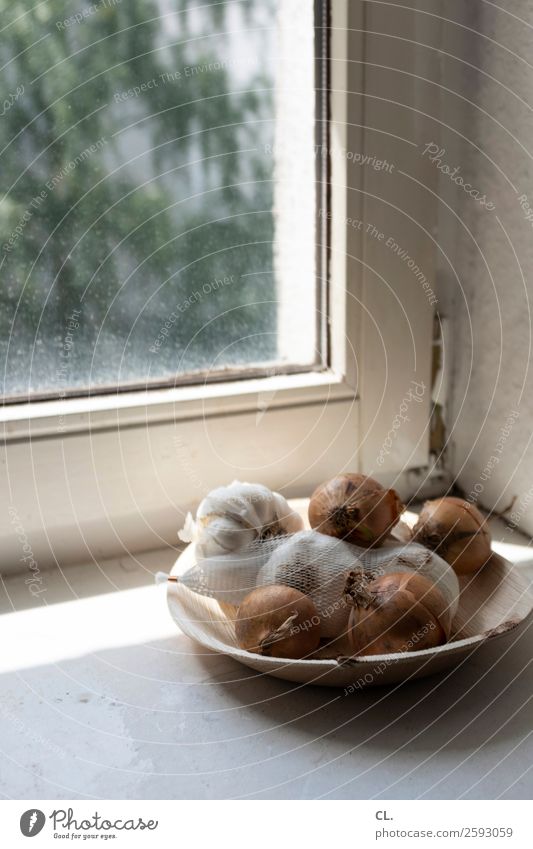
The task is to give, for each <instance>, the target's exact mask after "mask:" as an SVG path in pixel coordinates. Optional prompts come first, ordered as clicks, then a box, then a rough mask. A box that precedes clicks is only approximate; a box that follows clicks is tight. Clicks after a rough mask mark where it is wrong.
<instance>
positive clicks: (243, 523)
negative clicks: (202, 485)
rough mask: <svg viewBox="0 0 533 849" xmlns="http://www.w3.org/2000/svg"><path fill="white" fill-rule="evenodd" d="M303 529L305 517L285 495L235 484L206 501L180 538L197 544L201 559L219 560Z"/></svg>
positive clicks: (215, 490)
mask: <svg viewBox="0 0 533 849" xmlns="http://www.w3.org/2000/svg"><path fill="white" fill-rule="evenodd" d="M302 528H303V520H302V518H301V517H300V516H299V515H298V513H295V511H294V510H292V508H291V507H290V506H289V504H288V502H287V501H286V500H285V498H283V496H282V495H280V494H279V493H277V492H272V491H271V490H270V489H268V487H266V486H262V485H261V484H251V483H241V482H240V481H233V483H232V484H230V485H229V486H221V487H218V488H217V489H214V490H213V491H212V492H210V493H209V495H207V496H206V497H205V498H204V499H203V501H202V502H201V503H200V506H199V507H198V510H197V512H196V522H193V520H192V518H191V517H190V516H188V517H187V520H186V523H185V527H184V529H183V531H181V532H180V539H182V540H183V541H184V542H192V541H194V542H195V543H196V554H197V556H198V557H200V558H201V557H216V556H220V555H222V554H229V553H232V552H239V551H243V550H245V549H247V548H248V547H249V546H250V545H251V544H252V543H254V542H256V541H258V540H265V539H270V538H272V537H277V536H281V535H286V534H293V533H296V532H297V531H299V530H301V529H302Z"/></svg>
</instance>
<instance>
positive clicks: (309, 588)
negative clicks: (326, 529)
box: [257, 531, 362, 638]
mask: <svg viewBox="0 0 533 849" xmlns="http://www.w3.org/2000/svg"><path fill="white" fill-rule="evenodd" d="M357 554H358V551H357V549H356V547H355V546H353V545H350V544H349V543H347V542H343V541H342V540H338V539H335V538H333V537H330V536H327V535H326V534H319V533H318V531H300V533H297V534H294V535H293V536H292V537H290V538H289V539H287V540H285V541H284V542H282V543H281V544H280V545H278V546H277V547H276V548H275V549H274V551H273V552H272V554H271V556H270V558H269V560H268V561H267V563H265V565H264V566H263V567H262V568H261V569H260V570H259V574H258V576H257V586H265V585H269V584H284V585H285V586H289V587H293V588H294V589H296V590H299V591H300V592H302V593H305V595H307V596H308V597H309V598H310V599H311V601H312V602H313V603H314V604H315V606H316V608H317V610H318V615H319V617H320V636H321V637H324V638H330V637H338V636H339V635H340V634H343V633H344V632H345V631H346V629H347V627H348V618H349V616H350V607H349V605H348V604H347V603H346V600H345V598H344V587H345V584H346V580H347V578H348V575H349V573H350V571H351V570H352V569H357V568H362V566H361V563H360V562H359V560H358V557H357Z"/></svg>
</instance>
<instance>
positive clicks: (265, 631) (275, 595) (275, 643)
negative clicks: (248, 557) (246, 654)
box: [235, 585, 320, 658]
mask: <svg viewBox="0 0 533 849" xmlns="http://www.w3.org/2000/svg"><path fill="white" fill-rule="evenodd" d="M235 634H236V637H237V642H238V643H239V646H240V647H241V648H243V649H246V651H250V652H253V653H254V654H261V655H263V656H268V657H285V658H303V657H307V656H309V655H310V654H311V653H312V652H314V651H315V650H316V649H317V648H318V645H319V642H320V617H319V616H318V613H317V609H316V607H315V605H314V604H313V602H312V601H311V599H310V598H309V597H308V596H306V595H304V594H303V593H301V592H299V591H298V590H295V589H293V588H292V587H285V586H277V585H273V586H269V587H257V588H256V589H255V590H252V592H251V593H249V594H248V595H247V596H246V598H244V600H243V601H242V603H241V605H240V606H239V610H238V612H237V619H236V621H235Z"/></svg>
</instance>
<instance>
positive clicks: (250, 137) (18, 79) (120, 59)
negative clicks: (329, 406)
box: [0, 0, 318, 396]
mask: <svg viewBox="0 0 533 849" xmlns="http://www.w3.org/2000/svg"><path fill="white" fill-rule="evenodd" d="M0 10H1V16H0V20H1V22H2V29H3V32H2V35H1V39H2V40H1V42H0V60H1V61H0V67H1V69H2V70H1V71H0V80H1V83H2V90H3V92H5V99H4V102H3V104H1V106H0V116H1V117H0V246H1V247H0V281H1V294H0V298H1V304H0V306H1V312H0V323H1V333H0V346H1V347H0V353H1V360H2V366H3V371H4V375H3V391H4V394H5V395H7V396H17V395H19V396H20V395H27V394H28V392H33V393H44V394H46V393H52V394H55V395H58V394H59V395H62V394H63V393H64V392H69V391H72V390H78V391H84V390H87V389H91V390H92V391H95V390H97V389H98V387H108V386H116V385H130V384H144V383H145V382H147V381H159V382H161V381H165V380H173V379H174V378H177V379H178V380H179V378H180V376H182V377H184V376H186V375H187V376H190V375H191V374H193V375H194V374H195V373H198V372H201V373H205V372H217V373H218V372H221V373H222V374H224V373H225V372H227V371H228V369H229V370H231V369H235V368H240V369H242V368H243V367H244V366H248V367H249V366H261V367H264V368H268V369H270V368H272V369H273V370H274V369H278V368H283V367H287V366H298V367H300V366H301V367H303V368H305V367H310V366H312V365H313V364H314V363H315V362H316V361H317V359H318V352H317V344H316V333H315V329H314V328H315V324H316V319H315V316H316V313H317V307H318V304H317V297H316V289H317V286H316V271H315V242H316V236H315V208H316V203H315V179H316V178H315V141H314V125H315V106H314V33H313V26H314V21H313V4H312V3H310V2H308V0H278V1H277V2H275V0H248V2H238V0H226V2H214V3H210V4H208V3H202V2H192V0H97V2H95V3H86V2H85V0H77V2H74V3H73V2H48V3H47V2H44V3H43V2H40V3H35V0H28V2H17V3H13V1H12V0H0ZM228 373H231V371H230V372H228Z"/></svg>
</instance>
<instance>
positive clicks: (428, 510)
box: [413, 497, 491, 575]
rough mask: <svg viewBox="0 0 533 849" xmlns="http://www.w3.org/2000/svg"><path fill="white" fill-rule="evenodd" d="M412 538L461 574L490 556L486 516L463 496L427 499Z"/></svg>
mask: <svg viewBox="0 0 533 849" xmlns="http://www.w3.org/2000/svg"><path fill="white" fill-rule="evenodd" d="M413 540H416V541H417V542H419V543H421V544H422V545H425V546H426V548H431V549H432V550H433V551H435V552H436V553H437V554H439V555H440V556H441V557H442V558H444V560H446V561H447V562H448V563H449V564H450V566H452V567H453V569H454V570H455V571H456V572H457V574H458V575H467V574H470V573H472V572H477V570H478V569H480V568H481V567H482V566H483V565H484V564H485V563H486V562H487V560H488V559H489V557H490V556H491V547H490V541H491V540H490V533H489V530H488V528H487V525H486V520H485V519H484V517H483V516H482V515H481V513H480V512H479V510H478V509H477V507H474V505H473V504H470V502H468V501H464V499H462V498H452V497H447V498H437V499H435V500H434V501H426V503H425V504H424V507H423V509H422V512H421V513H420V516H419V519H418V522H417V523H416V525H415V526H414V528H413Z"/></svg>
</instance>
